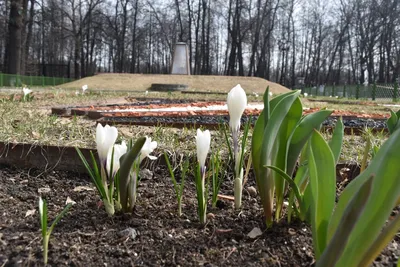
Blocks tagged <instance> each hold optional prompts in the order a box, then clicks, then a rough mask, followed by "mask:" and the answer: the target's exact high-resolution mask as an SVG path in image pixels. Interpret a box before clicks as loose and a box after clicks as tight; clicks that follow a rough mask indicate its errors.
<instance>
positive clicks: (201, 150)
mask: <svg viewBox="0 0 400 267" xmlns="http://www.w3.org/2000/svg"><path fill="white" fill-rule="evenodd" d="M210 143H211V134H210V131H209V130H206V131H204V132H202V131H201V130H200V129H197V135H196V148H197V160H198V162H199V163H200V167H204V166H205V164H206V158H207V154H208V151H209V150H210Z"/></svg>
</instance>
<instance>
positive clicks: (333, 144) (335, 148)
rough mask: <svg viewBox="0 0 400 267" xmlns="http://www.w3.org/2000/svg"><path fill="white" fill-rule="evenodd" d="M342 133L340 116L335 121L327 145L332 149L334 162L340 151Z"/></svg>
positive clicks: (336, 161) (336, 160) (342, 127)
mask: <svg viewBox="0 0 400 267" xmlns="http://www.w3.org/2000/svg"><path fill="white" fill-rule="evenodd" d="M343 135H344V125H343V120H342V117H340V118H339V120H338V121H337V122H336V125H335V129H334V130H333V134H332V139H331V140H330V141H329V147H330V148H331V150H332V153H333V157H334V159H335V164H337V163H338V160H339V158H340V152H341V151H342V144H343Z"/></svg>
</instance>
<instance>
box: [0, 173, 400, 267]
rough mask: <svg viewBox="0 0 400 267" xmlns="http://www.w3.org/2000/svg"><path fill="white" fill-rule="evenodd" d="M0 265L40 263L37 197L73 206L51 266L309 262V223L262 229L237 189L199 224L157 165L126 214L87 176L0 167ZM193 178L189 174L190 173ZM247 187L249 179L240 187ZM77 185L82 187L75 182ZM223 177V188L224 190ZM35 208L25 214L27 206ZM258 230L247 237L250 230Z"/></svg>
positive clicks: (190, 194)
mask: <svg viewBox="0 0 400 267" xmlns="http://www.w3.org/2000/svg"><path fill="white" fill-rule="evenodd" d="M0 177H1V180H0V182H1V186H0V202H1V205H0V212H1V215H2V217H1V218H2V219H1V221H0V222H1V223H0V242H1V246H0V255H1V256H0V264H1V266H42V260H43V258H42V248H41V234H40V222H39V215H38V211H37V200H38V196H39V193H38V191H43V190H45V189H43V188H50V191H49V192H47V193H42V196H44V197H45V198H46V199H47V200H48V203H49V221H51V219H53V218H54V216H55V214H56V213H58V212H59V211H60V210H61V209H62V208H63V207H64V202H65V200H66V198H67V197H68V196H69V197H71V198H72V199H73V200H75V201H76V202H77V204H76V205H74V206H73V208H72V209H71V210H70V211H69V212H68V214H67V215H66V216H65V217H64V218H63V219H62V220H61V222H60V223H59V224H58V225H57V226H56V228H55V230H54V233H53V234H52V237H51V239H50V247H49V265H50V266H67V265H68V266H310V265H312V264H313V263H314V258H313V252H312V251H313V248H312V237H311V231H310V228H309V227H308V226H307V225H306V224H304V223H301V222H294V223H291V224H290V225H288V224H287V223H286V222H285V220H284V219H283V220H282V221H281V222H280V223H279V224H275V225H274V227H272V228H271V229H268V230H266V229H265V226H264V222H263V216H262V207H261V206H260V204H259V199H258V196H257V197H252V196H251V195H250V194H249V193H248V192H247V191H245V192H244V198H243V210H241V211H240V212H236V211H235V210H234V209H233V207H232V203H231V202H229V201H219V202H218V205H217V208H216V209H214V210H213V209H212V208H209V210H208V211H209V212H210V213H211V214H209V215H208V217H209V220H208V223H207V225H206V226H205V227H202V226H201V225H200V224H199V223H198V216H197V211H196V198H195V187H194V184H193V182H192V181H190V182H189V181H188V182H187V184H186V186H185V193H184V198H183V204H184V205H183V213H184V214H183V215H182V217H181V218H179V217H178V216H177V213H176V208H177V207H176V199H175V197H174V192H173V188H172V183H171V181H170V177H169V175H168V172H167V170H166V169H165V168H163V167H156V168H155V169H154V170H153V171H145V172H143V174H142V177H143V178H142V181H141V183H140V186H139V196H138V203H137V205H136V208H135V210H134V213H133V214H132V215H117V216H114V217H112V218H110V217H107V215H106V213H105V211H104V208H103V207H99V198H98V195H97V192H96V191H94V190H92V189H94V186H93V185H92V184H91V182H90V180H89V178H88V177H87V176H86V175H79V174H76V173H68V172H51V173H48V174H41V173H40V172H39V171H36V170H17V169H9V168H6V167H4V166H2V167H1V170H0ZM190 180H192V179H190ZM251 185H254V182H253V179H250V180H249V183H248V184H247V185H246V186H251ZM82 187H83V188H82ZM230 188H232V182H231V181H226V182H225V184H224V185H223V188H222V193H224V194H231V193H232V192H231V189H230ZM88 189H89V190H88ZM35 209H36V212H35V213H34V214H31V215H28V216H26V215H27V212H28V211H29V210H35ZM255 227H258V228H260V229H261V231H262V234H261V235H260V236H257V237H255V238H250V237H249V236H248V234H249V233H250V232H251V231H252V230H253V228H255ZM398 246H400V237H399V236H397V237H395V240H394V241H393V242H391V243H390V245H389V246H388V248H386V249H385V250H384V252H383V253H382V254H381V256H380V257H379V258H378V259H377V260H376V261H375V263H374V266H393V265H394V264H395V262H397V260H396V259H397V257H398V256H399V250H398Z"/></svg>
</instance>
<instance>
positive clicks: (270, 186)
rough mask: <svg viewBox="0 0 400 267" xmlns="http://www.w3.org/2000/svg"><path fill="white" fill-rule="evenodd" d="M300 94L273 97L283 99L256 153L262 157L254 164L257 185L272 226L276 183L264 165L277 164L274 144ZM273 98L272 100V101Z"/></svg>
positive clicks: (266, 217)
mask: <svg viewBox="0 0 400 267" xmlns="http://www.w3.org/2000/svg"><path fill="white" fill-rule="evenodd" d="M299 94H300V91H295V92H290V93H289V94H285V95H284V97H281V96H278V97H276V98H274V99H273V100H275V101H276V99H281V100H280V101H279V102H278V103H277V104H276V107H275V108H274V109H273V111H272V113H271V117H270V118H269V120H268V124H267V125H265V129H264V134H263V137H262V146H261V153H260V154H258V153H257V152H256V153H255V156H259V157H260V161H259V160H258V159H257V160H256V162H257V163H258V164H259V165H255V164H254V165H253V166H254V169H255V174H256V181H257V186H258V188H259V190H260V196H261V198H262V204H263V208H264V214H265V219H266V223H267V226H271V224H272V209H273V197H274V189H275V185H274V178H273V176H272V175H271V170H269V169H265V168H264V166H265V165H275V164H274V162H273V160H274V156H275V155H276V153H277V151H276V148H277V146H274V144H275V142H277V141H278V140H279V131H280V128H281V126H282V125H284V121H285V117H286V116H287V114H288V112H289V111H290V108H291V107H292V105H293V102H295V100H296V99H297V98H298V96H299ZM273 100H271V102H272V101H273ZM275 101H274V103H275ZM274 105H275V104H274ZM271 107H272V104H271ZM264 116H265V113H264ZM256 127H257V124H256ZM256 130H259V129H256ZM253 138H254V137H253ZM254 141H255V140H254V139H253V142H252V143H253V144H254ZM285 141H286V140H285ZM257 148H258V147H257V146H256V149H257ZM253 149H254V148H253ZM274 153H275V154H274ZM257 154H258V155H257ZM253 159H255V158H254V157H253Z"/></svg>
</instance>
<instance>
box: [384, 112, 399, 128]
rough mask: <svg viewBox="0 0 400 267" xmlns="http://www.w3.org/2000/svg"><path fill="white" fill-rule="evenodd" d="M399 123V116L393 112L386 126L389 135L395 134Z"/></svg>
mask: <svg viewBox="0 0 400 267" xmlns="http://www.w3.org/2000/svg"><path fill="white" fill-rule="evenodd" d="M398 121H399V118H398V116H397V114H396V113H394V112H393V111H392V110H391V111H390V118H389V119H388V120H387V121H386V125H387V127H388V130H389V133H393V132H394V130H395V129H396V125H397V122H398Z"/></svg>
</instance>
